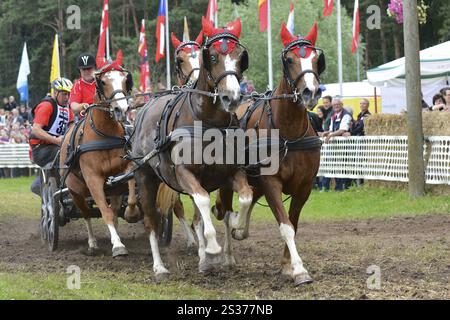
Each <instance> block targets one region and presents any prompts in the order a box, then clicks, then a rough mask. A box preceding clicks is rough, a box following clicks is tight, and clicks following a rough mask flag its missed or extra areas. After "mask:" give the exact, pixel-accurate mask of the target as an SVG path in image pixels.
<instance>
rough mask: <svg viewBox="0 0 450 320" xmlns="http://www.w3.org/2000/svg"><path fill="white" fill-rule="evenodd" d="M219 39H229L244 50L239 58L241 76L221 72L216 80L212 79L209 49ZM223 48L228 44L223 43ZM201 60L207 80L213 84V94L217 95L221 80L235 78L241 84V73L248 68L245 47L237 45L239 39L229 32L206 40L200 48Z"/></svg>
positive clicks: (234, 72) (235, 73) (234, 73)
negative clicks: (228, 77)
mask: <svg viewBox="0 0 450 320" xmlns="http://www.w3.org/2000/svg"><path fill="white" fill-rule="evenodd" d="M221 39H225V40H227V39H231V40H233V41H234V42H235V44H236V45H238V46H240V47H241V48H243V49H244V51H243V53H242V57H241V61H240V62H241V68H240V69H241V70H240V71H241V74H240V75H239V74H238V73H237V72H236V71H224V72H222V73H221V74H220V75H219V76H218V77H217V78H214V77H213V76H212V74H211V61H210V56H209V47H211V45H212V44H213V43H214V42H216V41H218V40H221ZM224 45H225V46H227V45H228V44H227V43H225V44H224ZM202 55H203V56H202V58H203V65H204V67H205V69H206V73H207V76H208V79H209V80H211V81H213V82H214V93H215V94H217V91H218V86H219V83H220V81H222V79H224V78H225V77H227V76H235V77H236V79H237V80H238V82H241V80H242V73H243V72H244V71H245V70H246V69H247V68H248V51H247V48H246V47H245V46H243V45H242V44H240V43H239V38H238V37H236V36H235V35H234V34H231V33H229V32H226V31H225V32H221V33H219V34H216V35H214V36H212V37H210V38H208V39H207V40H206V43H205V45H204V46H203V48H202Z"/></svg>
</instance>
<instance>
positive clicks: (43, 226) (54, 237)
mask: <svg viewBox="0 0 450 320" xmlns="http://www.w3.org/2000/svg"><path fill="white" fill-rule="evenodd" d="M58 159H59V152H58V154H57V156H56V158H55V159H54V161H52V162H51V163H49V164H48V165H47V166H45V167H43V168H40V172H39V175H40V179H41V219H40V224H39V231H40V235H41V240H42V242H43V244H46V245H47V246H48V250H49V251H55V250H56V249H57V248H58V240H59V228H60V227H64V226H65V225H66V224H67V223H69V222H70V221H72V220H78V219H81V218H82V217H81V214H80V211H79V210H78V209H77V207H76V206H75V204H74V203H73V200H72V198H71V197H70V194H69V192H68V189H67V188H66V187H65V186H64V185H63V186H61V185H60V180H61V179H60V176H59V173H58V163H59V161H58ZM130 178H132V174H130V175H128V176H124V175H121V176H117V177H110V179H108V182H107V184H106V187H105V188H106V189H114V188H115V189H117V190H120V191H122V190H123V189H124V185H125V184H126V183H127V181H128V179H130ZM127 198H128V193H127V192H125V193H124V195H123V197H122V202H121V205H120V210H119V213H118V216H119V217H120V218H122V219H124V213H125V209H126V207H127ZM86 202H87V204H88V206H89V208H90V210H91V217H92V218H97V219H98V218H101V217H102V215H101V212H100V210H99V209H98V207H96V205H95V201H94V199H93V198H92V197H88V198H87V199H86ZM172 227H173V212H172V211H169V212H168V213H167V214H166V215H162V216H161V231H160V232H159V243H160V244H161V245H163V246H168V245H170V242H171V240H172Z"/></svg>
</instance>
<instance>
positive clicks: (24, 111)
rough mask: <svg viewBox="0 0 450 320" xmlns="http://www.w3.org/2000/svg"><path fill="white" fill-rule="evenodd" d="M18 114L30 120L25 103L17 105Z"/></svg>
mask: <svg viewBox="0 0 450 320" xmlns="http://www.w3.org/2000/svg"><path fill="white" fill-rule="evenodd" d="M19 115H20V116H21V117H22V119H23V120H24V121H29V120H30V113H29V112H28V110H27V107H26V106H25V105H23V104H22V105H20V107H19Z"/></svg>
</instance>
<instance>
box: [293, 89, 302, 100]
mask: <svg viewBox="0 0 450 320" xmlns="http://www.w3.org/2000/svg"><path fill="white" fill-rule="evenodd" d="M297 90H298V89H297V88H295V90H294V99H293V101H294V103H297V101H298V96H299V95H300V94H299V93H298V91H297Z"/></svg>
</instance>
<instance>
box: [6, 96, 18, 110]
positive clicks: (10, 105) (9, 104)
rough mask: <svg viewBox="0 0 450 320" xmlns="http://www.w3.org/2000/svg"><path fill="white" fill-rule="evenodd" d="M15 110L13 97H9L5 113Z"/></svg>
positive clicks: (15, 105)
mask: <svg viewBox="0 0 450 320" xmlns="http://www.w3.org/2000/svg"><path fill="white" fill-rule="evenodd" d="M16 108H17V104H16V101H15V98H14V96H10V97H9V99H8V104H7V105H6V106H5V110H6V111H12V110H13V109H16Z"/></svg>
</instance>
